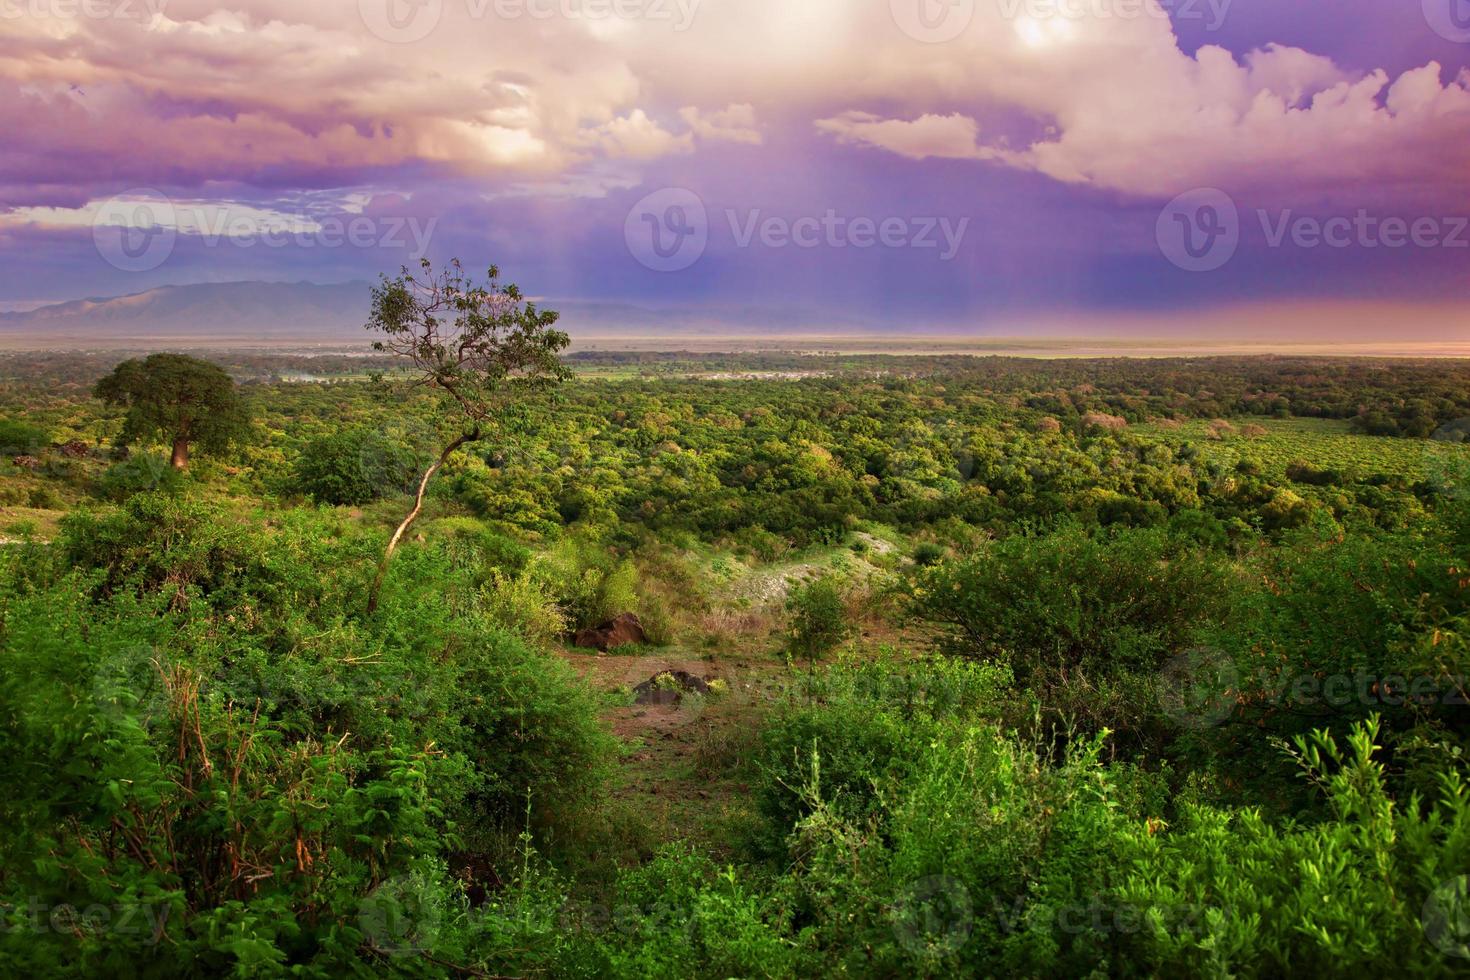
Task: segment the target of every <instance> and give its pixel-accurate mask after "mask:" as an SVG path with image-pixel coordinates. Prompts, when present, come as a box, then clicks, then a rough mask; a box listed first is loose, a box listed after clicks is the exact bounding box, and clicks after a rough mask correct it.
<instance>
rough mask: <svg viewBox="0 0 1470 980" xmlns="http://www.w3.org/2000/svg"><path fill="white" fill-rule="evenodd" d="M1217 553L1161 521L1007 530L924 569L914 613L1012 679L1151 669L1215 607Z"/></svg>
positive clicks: (1222, 590)
mask: <svg viewBox="0 0 1470 980" xmlns="http://www.w3.org/2000/svg"><path fill="white" fill-rule="evenodd" d="M1226 588H1227V580H1226V578H1225V577H1224V576H1223V575H1222V574H1221V570H1220V568H1219V566H1218V564H1216V563H1215V562H1213V561H1211V560H1209V559H1208V558H1207V557H1206V556H1203V555H1201V554H1200V553H1198V552H1196V551H1194V550H1193V549H1190V548H1189V547H1187V546H1180V545H1179V543H1178V542H1176V541H1174V540H1173V539H1172V538H1170V537H1169V536H1168V535H1167V534H1164V533H1162V532H1159V531H1152V530H1149V531H1125V532H1121V533H1118V534H1115V535H1112V536H1107V537H1099V536H1094V535H1091V534H1088V533H1087V532H1086V531H1083V530H1078V529H1070V530H1063V531H1059V532H1057V533H1054V534H1049V535H1045V536H1041V537H1035V538H1010V539H1007V540H1004V541H998V542H995V543H993V544H990V545H988V546H986V547H984V548H982V549H981V550H980V551H979V552H977V553H976V554H975V555H973V556H971V557H969V558H964V559H959V560H957V561H953V562H948V563H946V564H944V565H941V566H939V567H937V568H934V569H931V570H928V571H926V572H924V573H923V574H921V575H920V576H919V578H918V580H917V584H916V586H915V588H914V601H915V609H916V611H917V612H918V613H919V614H920V615H922V616H924V617H925V618H928V619H931V620H933V621H934V622H936V623H939V624H941V625H943V626H945V627H947V628H948V630H949V632H948V634H947V638H946V649H947V650H949V651H950V652H951V653H954V654H955V655H958V656H965V657H978V658H981V659H985V660H993V661H997V662H1000V663H1004V664H1008V665H1009V666H1010V667H1011V668H1012V670H1014V671H1015V674H1016V678H1017V680H1018V681H1020V682H1021V683H1030V682H1031V680H1032V679H1033V677H1035V678H1037V679H1038V680H1043V681H1044V680H1045V679H1047V678H1057V677H1061V676H1063V675H1066V674H1075V673H1082V674H1085V675H1089V676H1092V677H1099V678H1100V677H1105V676H1108V675H1110V674H1116V673H1119V672H1123V671H1131V672H1153V671H1156V670H1158V669H1159V668H1160V667H1161V666H1162V665H1163V664H1164V663H1165V662H1166V661H1167V660H1168V658H1169V657H1171V656H1173V655H1175V654H1177V653H1179V652H1180V651H1182V650H1184V649H1186V648H1187V647H1188V646H1189V645H1190V644H1191V643H1192V642H1193V641H1194V640H1195V638H1196V637H1197V636H1198V635H1199V632H1200V630H1201V629H1203V628H1204V627H1205V626H1207V625H1208V624H1209V623H1210V622H1211V621H1212V619H1214V618H1215V617H1217V616H1218V615H1219V614H1220V613H1221V612H1222V611H1223V602H1224V598H1225V594H1226Z"/></svg>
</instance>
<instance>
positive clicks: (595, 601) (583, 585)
mask: <svg viewBox="0 0 1470 980" xmlns="http://www.w3.org/2000/svg"><path fill="white" fill-rule="evenodd" d="M530 574H531V576H532V578H533V579H534V580H535V581H536V582H537V583H539V584H540V585H541V586H542V587H543V588H544V589H545V590H546V592H547V593H548V594H549V595H551V596H553V597H554V598H555V599H556V603H557V605H558V606H559V607H560V608H561V610H562V613H563V615H565V617H566V620H567V622H568V624H570V626H571V627H572V628H573V629H585V628H589V627H594V626H599V625H601V624H602V623H605V622H607V621H608V620H610V619H612V618H613V617H615V616H618V615H620V614H622V613H625V612H630V611H632V610H634V609H636V608H637V607H638V594H637V587H638V573H637V570H636V569H634V567H633V565H632V563H631V562H629V561H627V560H626V559H622V558H618V557H617V556H616V555H614V554H612V553H611V552H609V551H608V550H607V549H606V548H604V547H601V546H599V545H598V544H597V543H596V542H594V541H591V540H588V539H586V538H581V537H569V538H564V539H562V540H561V541H558V542H557V543H556V544H555V545H553V546H552V547H551V548H550V549H548V550H547V551H545V552H543V553H542V554H540V555H538V556H537V557H536V559H535V560H534V561H533V562H532V563H531V568H530Z"/></svg>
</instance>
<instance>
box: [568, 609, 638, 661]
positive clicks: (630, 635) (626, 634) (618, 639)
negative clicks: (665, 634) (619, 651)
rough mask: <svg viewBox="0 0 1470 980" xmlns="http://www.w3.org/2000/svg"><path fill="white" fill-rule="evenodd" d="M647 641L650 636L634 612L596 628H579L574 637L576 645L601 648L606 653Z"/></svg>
mask: <svg viewBox="0 0 1470 980" xmlns="http://www.w3.org/2000/svg"><path fill="white" fill-rule="evenodd" d="M647 641H648V637H647V636H646V635H645V634H644V632H643V624H642V623H640V622H639V621H638V617H637V616H635V615H633V614H632V613H623V614H622V615H621V616H619V617H617V618H616V619H614V620H612V621H610V622H606V623H603V624H602V625H601V626H599V627H597V628H596V629H590V630H578V631H577V635H576V636H574V637H573V638H572V643H573V645H575V646H579V647H585V648H586V649H588V650H601V651H603V652H604V653H605V652H607V651H608V650H612V649H615V648H617V647H623V646H627V645H628V644H630V643H646V642H647Z"/></svg>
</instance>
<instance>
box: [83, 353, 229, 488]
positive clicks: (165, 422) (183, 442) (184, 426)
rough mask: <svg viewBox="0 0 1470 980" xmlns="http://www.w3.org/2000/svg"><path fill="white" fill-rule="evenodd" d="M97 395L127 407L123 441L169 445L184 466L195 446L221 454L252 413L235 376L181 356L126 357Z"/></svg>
mask: <svg viewBox="0 0 1470 980" xmlns="http://www.w3.org/2000/svg"><path fill="white" fill-rule="evenodd" d="M93 393H94V394H95V395H96V396H97V397H98V398H100V399H101V400H102V401H103V402H104V403H106V404H107V405H109V406H117V405H120V406H123V407H125V408H127V410H128V412H127V417H126V418H125V420H124V422H123V427H122V432H121V433H120V434H119V435H118V438H117V444H118V445H120V446H127V445H131V444H133V443H135V442H146V441H152V440H160V441H163V442H166V443H169V444H171V445H172V446H173V464H174V466H176V467H179V468H181V469H182V468H183V467H184V466H187V465H188V461H189V450H190V447H191V446H198V447H199V448H200V449H201V450H203V451H204V452H206V453H209V454H212V455H219V454H221V453H224V452H225V451H227V450H228V449H229V448H230V446H231V445H233V444H235V443H238V442H240V441H242V440H243V439H244V438H245V436H246V434H247V432H248V431H249V424H250V415H249V413H248V411H247V410H246V408H245V405H244V403H243V402H242V401H241V400H240V397H239V395H238V394H237V393H236V391H235V382H234V381H233V380H231V378H230V376H229V375H228V374H226V373H225V372H224V371H223V370H222V369H221V368H220V367H218V366H217V365H215V364H211V363H210V362H208V361H201V360H199V359H197V358H193V357H186V356H184V355H182V354H151V355H149V356H148V357H147V358H145V359H143V360H141V361H139V360H130V361H124V362H123V363H121V364H119V365H118V366H117V367H116V368H114V369H113V371H112V373H111V374H109V375H108V376H107V377H105V378H103V379H102V380H100V381H98V382H97V384H96V387H95V388H94V389H93Z"/></svg>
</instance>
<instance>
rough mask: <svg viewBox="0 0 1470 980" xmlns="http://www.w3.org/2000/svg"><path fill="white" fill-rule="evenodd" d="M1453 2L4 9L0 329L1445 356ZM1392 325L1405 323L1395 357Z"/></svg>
mask: <svg viewBox="0 0 1470 980" xmlns="http://www.w3.org/2000/svg"><path fill="white" fill-rule="evenodd" d="M1467 66H1470V0H1391V2H1390V0H1289V2H1284V0H1171V2H1169V3H1161V2H1159V0H313V2H311V3H304V2H301V0H214V2H203V0H198V2H196V0H0V133H3V134H4V135H3V139H0V258H3V261H0V309H24V308H27V307H30V306H34V305H37V304H39V303H43V302H54V301H62V300H69V299H75V298H80V297H100V296H114V295H124V294H131V293H136V292H139V291H142V290H146V289H150V288H153V287H155V286H160V285H170V284H183V283H195V282H211V281H240V280H270V281H293V282H294V281H312V282H322V283H328V282H343V281H348V280H355V279H375V278H376V277H377V276H378V275H379V274H382V273H392V272H394V271H396V270H397V269H398V268H399V267H400V266H401V265H403V264H405V263H413V262H415V261H416V260H417V259H418V258H419V257H420V256H426V257H428V258H430V259H432V260H434V261H436V262H442V261H445V260H447V259H449V258H451V257H458V258H460V259H462V260H463V261H464V262H465V263H466V264H467V265H470V266H473V267H480V268H483V267H485V266H488V265H489V264H491V263H496V264H498V265H499V266H500V267H501V268H502V269H503V270H504V272H505V274H506V276H507V277H508V278H509V279H511V280H513V281H515V282H517V283H518V284H520V285H521V287H522V288H523V289H524V290H525V291H526V292H528V293H530V294H533V295H537V296H544V297H547V298H549V299H564V300H576V301H579V302H588V303H608V304H628V305H632V306H639V307H648V308H667V309H689V310H699V311H702V313H704V314H705V315H706V316H707V317H713V318H715V319H718V316H719V315H720V311H745V313H744V314H743V315H744V316H745V317H746V319H747V320H748V319H749V311H752V310H755V311H763V312H761V314H760V315H761V316H766V317H768V318H769V322H770V323H771V325H772V327H773V328H774V329H780V328H781V326H782V325H783V324H787V323H790V324H796V323H800V324H803V325H805V326H808V327H809V326H811V325H813V324H818V325H821V324H830V325H831V326H832V327H833V328H834V329H839V328H845V327H849V326H861V327H863V328H864V329H878V330H883V331H892V332H894V333H914V334H924V333H936V332H947V331H959V332H977V333H997V334H1008V335H1009V334H1020V333H1026V332H1043V331H1049V332H1086V331H1087V330H1089V329H1095V330H1102V331H1126V330H1127V329H1128V324H1130V323H1134V324H1148V325H1149V329H1150V330H1155V331H1156V332H1157V331H1160V330H1169V329H1174V330H1187V329H1189V325H1190V324H1199V323H1205V322H1209V323H1211V324H1216V325H1220V324H1223V325H1224V326H1223V327H1221V329H1225V330H1227V331H1228V330H1231V329H1238V330H1239V331H1241V332H1249V331H1256V332H1262V331H1264V332H1266V333H1267V334H1270V333H1272V332H1273V331H1275V330H1277V329H1286V328H1288V327H1289V328H1291V329H1294V330H1296V331H1298V332H1301V331H1306V332H1309V333H1313V336H1314V337H1316V338H1318V339H1330V338H1331V337H1333V336H1334V335H1337V334H1339V333H1343V334H1346V333H1353V335H1354V336H1355V337H1356V336H1358V335H1359V334H1363V333H1367V334H1371V335H1375V338H1382V337H1388V338H1392V337H1395V336H1403V335H1405V331H1409V332H1417V333H1422V334H1423V335H1424V336H1425V337H1426V338H1434V337H1453V338H1455V339H1470V336H1467V334H1466V327H1467V324H1470V313H1467V310H1470V298H1467V291H1466V285H1467V281H1470V280H1467V273H1470V227H1467V226H1470V68H1467ZM1416 335H1417V334H1416Z"/></svg>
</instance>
